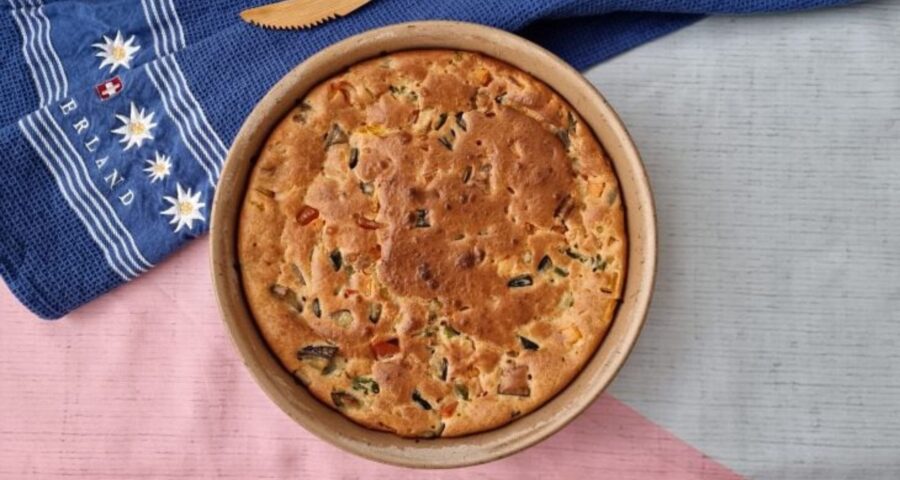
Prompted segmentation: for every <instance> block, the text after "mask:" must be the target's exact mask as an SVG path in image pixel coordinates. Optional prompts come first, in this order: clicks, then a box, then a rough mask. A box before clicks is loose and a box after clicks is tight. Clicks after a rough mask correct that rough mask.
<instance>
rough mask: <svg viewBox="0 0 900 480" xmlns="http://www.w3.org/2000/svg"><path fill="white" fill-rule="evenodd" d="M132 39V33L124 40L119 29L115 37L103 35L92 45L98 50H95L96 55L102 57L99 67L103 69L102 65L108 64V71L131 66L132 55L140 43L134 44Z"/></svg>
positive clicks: (138, 48)
mask: <svg viewBox="0 0 900 480" xmlns="http://www.w3.org/2000/svg"><path fill="white" fill-rule="evenodd" d="M134 40H135V38H134V35H132V36H131V38H129V39H128V41H125V38H124V37H123V36H122V32H120V31H117V32H116V38H109V37H107V36H106V35H104V36H103V41H102V42H99V43H95V44H93V45H92V46H93V47H94V48H97V49H99V50H100V51H99V52H97V56H98V57H100V58H102V59H103V61H102V62H100V67H99V68H100V69H101V70H103V67H105V66H107V65H109V72H110V73H112V72H115V71H116V69H117V68H119V67H125V68H131V61H132V60H134V55H135V54H136V53H137V52H138V50H140V49H141V47H140V45H135V44H134Z"/></svg>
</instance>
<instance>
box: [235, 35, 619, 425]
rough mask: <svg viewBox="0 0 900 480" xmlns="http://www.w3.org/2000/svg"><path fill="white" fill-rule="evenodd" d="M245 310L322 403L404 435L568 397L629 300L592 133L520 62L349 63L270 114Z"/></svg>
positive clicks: (253, 188)
mask: <svg viewBox="0 0 900 480" xmlns="http://www.w3.org/2000/svg"><path fill="white" fill-rule="evenodd" d="M238 237H239V238H238V243H239V260H240V265H241V273H242V279H243V285H244V289H245V292H246V296H247V300H248V303H249V305H250V307H251V310H252V312H253V315H254V318H255V320H256V322H257V325H258V326H259V330H260V331H261V333H262V335H263V337H264V338H265V340H266V342H267V343H268V345H269V347H270V348H271V349H272V351H273V352H274V353H275V355H276V356H277V357H278V358H279V359H280V360H281V362H282V364H283V365H284V367H285V368H287V369H288V370H289V371H290V372H292V373H293V375H294V376H295V377H296V378H297V380H298V381H299V382H302V384H303V385H305V386H306V387H307V388H308V389H309V390H310V391H311V392H312V393H313V395H315V396H316V397H317V398H319V400H321V401H322V402H324V403H326V404H328V405H330V406H332V407H333V408H335V409H337V410H339V411H340V412H341V413H343V414H344V415H346V416H347V417H349V418H351V419H352V420H354V421H356V422H358V423H360V424H362V425H365V426H367V427H370V428H374V429H379V430H386V431H390V432H394V433H396V434H398V435H402V436H408V437H436V436H444V437H450V436H459V435H464V434H468V433H474V432H478V431H483V430H487V429H491V428H495V427H498V426H501V425H503V424H505V423H507V422H510V421H512V420H514V419H515V418H517V417H519V416H521V415H524V414H527V413H528V412H530V411H532V410H534V409H536V408H537V407H539V406H540V405H541V404H543V403H544V402H546V401H548V400H549V399H550V398H552V397H553V395H555V394H556V393H557V392H559V391H560V390H561V389H563V388H564V387H565V386H566V385H567V384H568V383H569V382H570V381H571V380H572V379H573V378H574V376H575V375H577V374H578V372H579V371H580V370H581V368H582V367H583V366H584V365H585V363H587V361H588V360H589V359H590V358H591V356H592V355H593V353H594V351H595V350H596V349H597V346H598V345H599V343H600V342H601V341H602V339H603V337H604V335H605V333H606V331H607V329H608V327H609V325H610V323H611V322H612V319H613V316H614V314H615V310H616V307H617V305H618V304H619V299H620V296H621V292H622V282H623V279H624V275H625V268H626V252H627V245H626V241H627V237H626V233H625V212H624V209H623V205H622V201H621V196H620V195H619V188H618V182H617V180H616V177H615V173H614V172H613V169H612V167H611V165H610V162H609V160H608V158H607V157H606V155H605V154H604V152H603V149H602V148H601V146H600V145H599V143H598V141H597V139H596V138H595V137H594V135H593V133H592V132H591V130H590V128H589V127H588V126H587V125H585V124H583V122H582V121H581V119H580V118H579V116H578V115H577V113H575V111H574V110H573V109H572V107H571V106H570V105H569V104H567V103H566V102H565V101H564V100H563V99H562V98H561V97H560V96H558V95H557V94H556V93H555V92H553V91H552V90H551V89H550V88H549V87H547V86H546V85H545V84H543V83H541V82H540V81H538V80H536V79H534V78H532V77H531V76H529V75H528V74H526V73H524V72H522V71H520V70H518V69H516V68H513V67H511V66H509V65H507V64H505V63H502V62H500V61H497V60H494V59H491V58H488V57H485V56H482V55H479V54H474V53H464V52H454V51H442V50H429V51H408V52H402V53H397V54H391V55H387V56H383V57H380V58H376V59H373V60H369V61H367V62H364V63H361V64H358V65H356V66H354V67H352V68H351V69H349V70H348V71H346V72H344V73H342V74H340V75H338V76H336V77H334V78H332V79H330V80H328V81H326V82H324V83H322V84H320V85H318V86H317V87H316V88H314V89H313V90H312V91H311V92H310V93H309V94H308V95H307V96H306V97H305V98H302V99H299V100H298V102H297V106H296V107H295V108H293V110H292V111H291V112H290V113H289V114H288V115H287V116H286V117H285V118H284V119H283V120H282V121H281V122H280V123H279V125H278V126H277V127H276V128H275V129H274V131H273V133H272V134H271V135H270V137H269V139H268V140H267V142H266V144H265V146H264V148H263V150H262V151H261V153H260V155H259V159H258V162H257V164H256V165H255V166H254V169H253V173H252V176H251V179H250V183H249V186H248V189H247V193H246V197H245V199H244V203H243V207H242V211H241V217H240V226H239V234H238Z"/></svg>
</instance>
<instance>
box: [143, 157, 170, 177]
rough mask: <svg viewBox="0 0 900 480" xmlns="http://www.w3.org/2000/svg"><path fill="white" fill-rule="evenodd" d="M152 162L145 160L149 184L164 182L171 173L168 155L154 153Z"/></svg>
mask: <svg viewBox="0 0 900 480" xmlns="http://www.w3.org/2000/svg"><path fill="white" fill-rule="evenodd" d="M154 157H155V158H154V159H153V160H147V162H146V163H147V168H145V169H144V171H145V172H147V176H148V177H150V183H156V182H158V181H160V180H165V179H166V177H168V176H169V174H170V173H172V159H171V158H170V157H169V156H168V155H163V154H161V153H159V152H156V155H154Z"/></svg>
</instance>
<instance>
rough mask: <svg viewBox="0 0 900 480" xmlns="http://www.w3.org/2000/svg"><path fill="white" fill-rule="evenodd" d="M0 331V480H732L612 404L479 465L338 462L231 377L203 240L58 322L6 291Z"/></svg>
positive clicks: (231, 359)
mask: <svg viewBox="0 0 900 480" xmlns="http://www.w3.org/2000/svg"><path fill="white" fill-rule="evenodd" d="M0 319H2V321H0V477H2V478H9V479H19V478H58V477H75V478H198V477H216V478H313V479H319V478H423V477H427V478H460V479H462V478H465V479H467V480H468V479H472V478H496V479H517V480H518V479H522V478H538V477H540V478H598V477H600V476H602V477H603V478H616V479H628V478H635V479H645V478H646V479H650V478H654V479H655V478H670V479H698V478H703V479H731V478H738V477H737V475H735V474H734V473H732V472H730V471H729V470H727V469H726V468H724V467H722V466H721V465H719V464H718V463H716V462H714V461H712V460H710V459H709V458H707V457H705V456H704V455H703V454H702V453H700V452H698V451H697V450H695V449H693V448H692V447H690V446H689V445H687V444H685V443H684V442H682V441H680V440H678V439H677V438H675V437H674V436H672V435H671V434H670V433H668V432H666V431H665V430H663V429H662V428H660V427H658V426H656V425H654V424H653V423H652V422H650V421H648V420H647V419H645V418H643V417H642V416H641V415H640V414H638V412H636V411H634V410H633V409H631V408H630V407H628V406H626V405H625V404H623V403H621V402H619V401H618V400H616V399H614V398H613V397H612V396H610V395H605V396H603V397H602V398H601V399H600V400H598V401H597V402H596V403H595V404H594V405H593V406H592V407H591V408H590V409H588V411H587V412H585V413H584V414H583V415H581V416H580V417H579V418H578V419H577V420H576V421H574V422H573V423H572V424H571V425H569V426H568V427H567V428H565V429H564V430H562V431H561V432H560V433H558V434H557V435H555V436H554V437H552V438H551V439H549V440H547V441H545V442H543V443H541V444H539V445H538V446H535V447H533V448H531V449H529V450H527V451H525V452H522V453H520V454H518V455H514V456H512V457H509V458H507V459H503V460H500V461H497V462H494V463H491V464H488V465H481V466H477V467H471V468H466V469H457V470H450V471H441V472H434V471H432V472H427V471H421V470H419V471H417V470H410V469H403V468H397V467H391V466H385V465H380V464H377V463H374V462H371V461H368V460H363V459H359V458H357V457H354V456H352V455H350V454H348V453H345V452H343V451H341V450H338V449H337V448H335V447H332V446H330V445H329V444H327V443H325V442H323V441H321V440H319V439H317V438H316V437H314V436H313V435H311V434H309V433H307V432H306V431H305V430H303V429H302V428H301V427H299V426H298V425H296V424H295V423H293V421H291V420H290V419H289V418H288V417H287V416H286V415H285V414H283V413H282V412H281V411H280V410H279V409H278V408H277V407H276V406H275V405H274V404H273V403H271V402H270V401H269V400H268V399H267V398H266V397H265V395H264V394H263V393H262V391H261V390H260V389H259V388H258V387H257V386H256V384H255V383H254V382H253V380H252V379H251V377H250V374H249V372H247V371H246V370H245V369H244V367H243V365H242V364H241V363H240V361H239V359H238V355H237V353H236V352H235V351H234V349H233V347H232V345H231V343H230V340H229V339H228V337H227V334H226V332H225V328H224V326H223V325H222V324H221V322H220V320H219V316H218V312H217V307H216V305H215V300H214V297H213V293H212V289H211V282H210V280H209V271H208V247H207V245H206V243H205V242H203V241H200V242H196V243H195V244H194V245H192V246H190V247H188V248H187V249H185V250H184V251H182V252H181V253H179V254H177V255H175V257H174V258H173V259H172V260H171V261H168V262H166V263H165V264H164V265H162V266H161V267H160V268H157V269H156V270H154V271H153V272H151V273H150V274H149V275H146V276H145V277H144V278H141V279H139V280H137V281H135V282H133V283H131V284H129V285H126V286H125V287H123V288H120V289H118V290H117V291H115V292H113V293H112V294H110V295H107V296H106V297H105V298H103V299H101V300H99V301H97V302H94V303H92V304H90V305H88V306H87V307H85V308H83V309H81V310H79V311H78V312H76V313H74V314H72V315H70V316H69V317H67V318H64V319H62V320H60V321H57V322H45V321H41V320H38V319H37V318H35V317H33V316H32V315H31V314H30V313H29V312H27V311H26V310H25V309H24V308H23V307H21V306H20V305H19V304H18V303H17V302H16V300H15V299H14V298H13V297H12V294H10V293H9V291H8V290H6V289H5V287H3V288H2V289H0Z"/></svg>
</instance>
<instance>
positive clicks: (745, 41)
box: [588, 1, 900, 479]
mask: <svg viewBox="0 0 900 480" xmlns="http://www.w3.org/2000/svg"><path fill="white" fill-rule="evenodd" d="M588 76H589V78H590V79H591V80H592V81H593V82H594V83H595V84H596V85H598V86H599V88H600V89H601V90H602V91H603V92H604V94H605V95H606V96H607V98H608V99H609V100H610V102H611V103H612V104H613V105H614V106H615V107H616V108H617V110H618V111H619V113H620V114H621V115H622V117H623V118H624V120H625V122H626V123H627V124H628V125H629V127H630V129H631V132H632V133H633V135H634V137H635V139H636V141H637V143H638V145H639V147H640V148H641V150H642V153H643V155H644V158H645V162H646V164H647V167H648V169H649V173H650V176H651V180H652V183H653V186H654V190H655V194H656V200H657V203H658V210H659V227H660V241H661V250H660V267H659V281H658V284H657V290H656V292H657V293H656V296H655V299H654V303H653V308H652V313H651V316H650V319H649V322H648V324H647V327H646V329H645V331H644V334H643V336H642V338H641V340H640V341H639V344H638V347H637V350H636V351H635V353H634V355H633V356H632V357H631V359H630V361H629V363H628V365H627V366H626V367H625V369H624V370H623V372H622V374H621V376H620V377H619V378H618V379H617V381H616V382H615V384H614V385H613V387H612V389H611V391H612V393H614V394H615V395H617V396H618V397H619V398H620V399H622V400H624V401H626V402H627V403H629V404H630V405H632V406H634V407H636V408H637V409H638V410H639V411H640V412H642V413H643V414H645V415H647V416H649V417H650V418H651V419H653V420H655V421H657V422H659V423H660V424H661V425H663V426H664V427H666V428H668V429H670V430H671V431H672V432H674V433H675V434H676V435H678V436H680V437H681V438H683V439H685V440H687V441H688V442H690V443H691V444H693V445H694V446H696V447H698V448H699V449H701V450H703V451H704V452H705V453H707V454H709V455H711V456H712V457H714V458H715V459H717V460H720V461H722V462H723V463H725V464H726V465H728V466H729V467H731V468H733V469H735V470H736V471H737V472H739V473H741V474H744V475H747V476H749V477H751V478H795V479H822V478H898V477H900V2H890V1H881V2H874V3H866V4H861V5H854V6H852V7H847V8H841V9H834V10H827V11H819V12H813V13H804V14H796V15H794V14H792V15H779V16H766V17H751V18H746V17H745V18H728V17H724V18H712V19H707V20H704V21H702V22H700V23H699V24H697V25H695V26H694V27H691V28H688V29H686V30H683V31H681V32H678V33H676V34H674V35H672V36H669V37H666V38H664V39H662V40H659V41H657V42H654V43H652V44H649V45H646V46H644V47H641V48H639V49H637V50H635V51H633V52H630V53H628V54H626V55H623V56H621V57H619V58H617V59H615V60H613V61H611V62H608V63H606V64H604V65H601V66H600V67H597V68H595V69H593V70H591V71H590V72H589V73H588Z"/></svg>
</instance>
